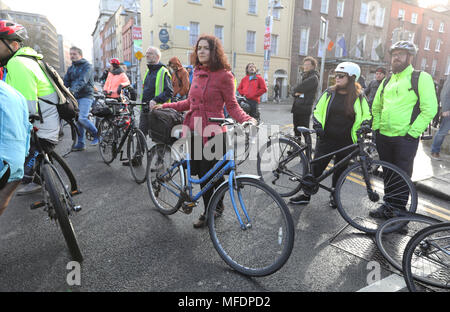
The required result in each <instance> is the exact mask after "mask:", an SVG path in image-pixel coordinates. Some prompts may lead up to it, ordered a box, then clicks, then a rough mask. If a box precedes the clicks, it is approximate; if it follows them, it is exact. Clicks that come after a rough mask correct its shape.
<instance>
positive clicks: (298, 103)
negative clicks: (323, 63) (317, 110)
mask: <svg viewBox="0 0 450 312" xmlns="http://www.w3.org/2000/svg"><path fill="white" fill-rule="evenodd" d="M318 86H319V73H318V72H317V71H315V70H312V71H309V72H305V73H303V75H302V82H301V83H300V84H298V85H297V86H296V87H295V88H294V94H295V93H302V94H303V96H294V98H295V99H294V104H293V106H292V110H291V113H294V114H296V113H303V112H308V113H309V114H310V113H311V110H312V106H313V105H314V101H315V100H316V92H317V87H318Z"/></svg>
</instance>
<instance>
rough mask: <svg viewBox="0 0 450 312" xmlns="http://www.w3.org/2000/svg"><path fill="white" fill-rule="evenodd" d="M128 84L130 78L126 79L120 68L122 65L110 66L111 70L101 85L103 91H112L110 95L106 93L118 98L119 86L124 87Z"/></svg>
mask: <svg viewBox="0 0 450 312" xmlns="http://www.w3.org/2000/svg"><path fill="white" fill-rule="evenodd" d="M129 85H130V80H129V79H128V76H127V74H125V71H124V70H123V69H122V67H118V68H114V67H113V68H111V71H110V72H109V73H108V78H106V82H105V85H104V86H103V91H106V92H112V94H111V95H108V96H109V97H111V98H118V97H119V96H120V95H119V94H118V93H117V90H118V89H119V86H122V87H126V86H129Z"/></svg>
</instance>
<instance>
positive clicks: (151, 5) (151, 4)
mask: <svg viewBox="0 0 450 312" xmlns="http://www.w3.org/2000/svg"><path fill="white" fill-rule="evenodd" d="M152 15H153V0H150V16H152Z"/></svg>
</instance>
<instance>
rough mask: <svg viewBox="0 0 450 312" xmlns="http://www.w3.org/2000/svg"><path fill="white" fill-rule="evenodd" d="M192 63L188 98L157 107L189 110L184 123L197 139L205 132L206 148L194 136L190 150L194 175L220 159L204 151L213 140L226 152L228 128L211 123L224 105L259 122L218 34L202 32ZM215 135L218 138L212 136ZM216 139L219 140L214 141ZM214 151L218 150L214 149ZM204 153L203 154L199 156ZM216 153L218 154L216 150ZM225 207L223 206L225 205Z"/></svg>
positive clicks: (199, 223) (203, 223)
mask: <svg viewBox="0 0 450 312" xmlns="http://www.w3.org/2000/svg"><path fill="white" fill-rule="evenodd" d="M191 63H192V64H193V65H194V67H195V71H194V78H193V80H192V85H191V90H190V92H189V96H188V98H187V99H186V100H184V101H181V102H176V103H167V104H164V105H158V106H155V108H157V109H158V108H161V107H162V108H173V109H175V110H177V111H188V112H187V114H186V117H185V120H184V125H185V126H187V127H189V129H190V131H191V134H192V135H191V138H194V139H195V137H198V136H201V139H202V143H203V144H202V147H203V150H202V152H201V153H199V151H195V148H196V144H194V143H193V142H194V140H191V143H192V144H190V147H191V151H190V152H191V153H190V154H191V157H192V158H194V159H193V160H192V161H191V169H192V175H198V176H199V177H203V176H204V175H205V174H206V173H208V171H209V170H211V169H212V168H213V167H214V165H215V164H216V163H217V162H218V161H219V160H220V159H212V160H211V159H208V158H209V157H205V155H204V153H203V151H204V150H207V149H208V146H209V145H211V144H213V145H212V146H213V147H214V148H215V147H218V145H220V144H216V143H217V142H222V143H223V147H224V148H223V150H222V151H223V153H221V155H222V156H223V155H224V154H225V153H226V148H225V147H226V135H225V134H224V132H225V131H226V128H224V127H215V128H214V127H208V126H214V125H216V124H214V123H211V122H210V121H209V118H214V117H215V118H224V114H223V111H224V106H226V108H227V111H228V113H229V114H230V116H231V117H233V118H234V119H235V120H236V121H238V122H239V123H244V122H246V121H250V122H251V123H253V124H255V125H256V124H257V122H256V120H255V119H253V118H252V117H250V116H249V115H247V114H246V113H245V112H244V111H243V110H242V109H241V107H240V106H239V104H238V102H237V101H236V96H235V93H234V89H235V86H234V76H233V74H232V73H231V71H230V70H231V67H230V65H229V64H228V60H227V57H226V55H225V52H224V50H223V47H222V44H221V43H220V40H219V39H218V38H216V37H214V36H211V35H202V36H200V38H199V39H198V40H197V43H196V45H195V47H194V52H193V53H192V54H191ZM207 127H208V128H207ZM211 129H214V131H211ZM205 130H206V131H205ZM216 136H217V137H216ZM213 138H214V140H212V139H213ZM218 140H219V141H218ZM213 141H214V142H215V143H211V142H213ZM209 147H210V146H209ZM219 147H220V146H219ZM212 150H213V149H211V151H212ZM212 152H213V153H214V151H212ZM200 154H201V157H197V155H200ZM215 155H218V154H217V153H215ZM206 156H207V155H206ZM223 181H225V180H224V179H223V178H222V179H220V180H219V181H217V182H216V183H215V184H214V188H211V189H210V190H209V191H208V192H206V193H205V194H204V195H203V203H204V206H205V210H204V213H203V214H202V215H201V216H200V218H199V220H198V221H197V222H196V223H194V227H195V228H201V227H204V226H206V209H207V207H208V203H209V200H210V198H211V196H212V194H213V193H214V190H215V188H217V187H218V186H219V185H220V184H221V183H222V182H223ZM208 182H209V180H208V181H206V182H205V183H203V184H201V187H202V188H203V187H205V186H206V185H207V184H208ZM221 208H222V209H223V206H221Z"/></svg>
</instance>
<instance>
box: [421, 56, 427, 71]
mask: <svg viewBox="0 0 450 312" xmlns="http://www.w3.org/2000/svg"><path fill="white" fill-rule="evenodd" d="M426 68H427V59H426V58H423V59H422V63H421V64H420V70H425V69H426Z"/></svg>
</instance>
